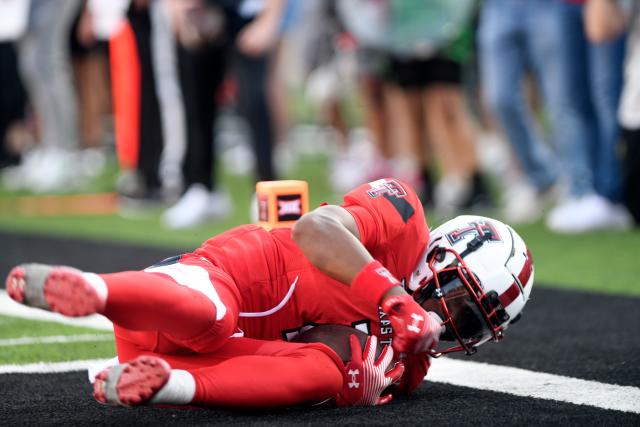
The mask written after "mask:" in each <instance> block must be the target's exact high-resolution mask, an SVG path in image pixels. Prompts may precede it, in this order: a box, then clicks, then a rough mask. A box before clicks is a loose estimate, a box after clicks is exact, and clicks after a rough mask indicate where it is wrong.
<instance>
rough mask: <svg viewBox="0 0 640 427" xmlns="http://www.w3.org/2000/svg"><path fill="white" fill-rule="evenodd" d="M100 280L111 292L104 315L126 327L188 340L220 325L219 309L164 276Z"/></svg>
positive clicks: (128, 274)
mask: <svg viewBox="0 0 640 427" xmlns="http://www.w3.org/2000/svg"><path fill="white" fill-rule="evenodd" d="M100 277H102V279H103V280H104V281H105V283H106V284H107V289H108V295H107V305H106V307H105V310H104V311H105V312H104V315H105V316H107V317H108V318H109V319H110V320H111V321H113V322H114V323H116V324H118V325H119V326H122V327H124V328H127V329H132V330H136V331H161V332H166V333H168V334H170V335H171V336H174V337H176V338H180V339H188V338H192V337H194V336H197V335H199V334H202V333H204V332H206V331H208V330H210V329H211V328H212V327H213V325H214V324H215V323H216V306H215V305H214V303H213V302H212V301H211V300H210V299H209V298H207V297H206V296H205V295H204V294H203V293H202V292H199V291H196V290H194V289H191V288H188V287H186V286H181V285H179V284H177V283H176V282H174V281H173V280H171V279H170V278H168V277H165V276H163V275H161V274H158V273H148V272H144V271H126V272H121V273H113V274H101V275H100Z"/></svg>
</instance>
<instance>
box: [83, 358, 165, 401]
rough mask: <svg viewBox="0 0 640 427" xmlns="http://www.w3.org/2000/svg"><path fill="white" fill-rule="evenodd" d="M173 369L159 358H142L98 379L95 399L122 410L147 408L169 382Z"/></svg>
mask: <svg viewBox="0 0 640 427" xmlns="http://www.w3.org/2000/svg"><path fill="white" fill-rule="evenodd" d="M170 375H171V367H170V366H169V364H168V363H167V362H165V361H164V360H162V359H160V358H159V357H155V356H144V355H143V356H138V357H137V358H135V359H133V360H132V361H130V362H127V363H123V364H121V365H117V366H114V367H112V368H108V369H105V370H104V371H102V372H100V373H99V374H98V375H96V381H95V382H94V384H93V397H94V398H95V399H96V400H97V401H98V402H100V403H103V404H107V405H119V406H136V405H144V404H145V403H147V402H149V401H150V400H151V398H153V396H155V395H156V393H157V392H158V391H159V390H160V389H161V388H162V387H164V385H165V384H166V383H167V381H169V376H170Z"/></svg>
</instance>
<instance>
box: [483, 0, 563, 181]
mask: <svg viewBox="0 0 640 427" xmlns="http://www.w3.org/2000/svg"><path fill="white" fill-rule="evenodd" d="M520 6H521V5H520V3H519V2H509V1H499V0H489V1H487V2H486V3H485V6H484V9H483V11H482V16H481V20H480V27H479V46H480V67H481V74H482V87H483V89H484V91H485V93H484V96H485V99H486V102H487V104H488V106H489V108H490V109H491V110H492V111H493V112H494V114H495V117H496V120H497V122H498V124H499V125H500V126H501V127H502V129H503V131H504V132H505V134H506V136H507V138H508V139H509V142H510V143H511V146H512V147H513V149H514V150H515V153H516V155H517V157H518V160H519V162H520V166H521V167H522V169H523V171H524V172H525V174H526V175H527V177H528V178H529V180H530V182H531V183H532V184H533V185H534V186H535V187H536V188H538V189H539V190H544V189H546V188H548V187H549V186H550V185H551V184H552V183H553V182H554V181H555V179H556V176H557V174H556V171H555V167H554V165H555V162H554V161H553V157H552V155H551V152H550V151H549V149H548V148H547V147H546V146H545V145H544V143H543V142H542V138H541V136H540V135H539V133H538V132H537V129H536V126H535V123H534V119H533V117H532V115H531V113H530V111H529V110H528V108H527V103H526V101H525V98H524V96H523V87H522V81H523V77H524V73H525V66H526V51H525V46H524V43H523V37H524V31H523V28H522V27H523V22H522V21H523V19H524V10H523V9H522V8H521V7H520Z"/></svg>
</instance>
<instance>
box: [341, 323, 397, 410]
mask: <svg viewBox="0 0 640 427" xmlns="http://www.w3.org/2000/svg"><path fill="white" fill-rule="evenodd" d="M350 342H351V361H350V362H349V363H347V364H346V365H345V367H344V372H345V374H346V380H345V383H344V385H343V387H342V391H341V392H340V393H339V394H338V397H337V398H336V404H337V405H338V406H373V405H384V404H385V403H389V402H391V399H393V396H392V395H391V394H388V395H385V396H381V394H382V392H383V391H384V390H385V389H386V388H387V387H389V386H390V385H391V384H393V383H394V382H396V381H398V380H399V379H400V377H401V376H402V374H403V373H404V365H403V364H402V363H400V362H398V363H396V365H395V366H394V367H393V369H391V370H390V371H389V372H386V370H387V368H388V367H389V365H391V363H392V360H393V349H392V348H391V347H390V346H388V345H387V346H385V347H384V349H383V350H382V353H380V357H378V360H376V348H377V347H378V339H377V338H376V337H375V336H373V335H372V336H370V337H369V338H367V343H366V345H365V347H364V352H363V351H362V347H361V346H360V341H358V338H357V337H356V336H355V335H351V337H350Z"/></svg>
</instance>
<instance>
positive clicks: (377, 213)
mask: <svg viewBox="0 0 640 427" xmlns="http://www.w3.org/2000/svg"><path fill="white" fill-rule="evenodd" d="M532 285H533V267H532V260H531V255H530V254H529V251H528V250H527V248H526V246H525V244H524V242H523V240H522V239H521V238H520V237H519V236H518V235H517V234H516V232H515V231H514V230H513V229H512V228H511V227H509V226H507V225H505V224H503V223H501V222H499V221H496V220H493V219H489V218H484V217H476V216H461V217H458V218H456V219H453V220H451V221H448V222H446V223H445V224H443V225H441V226H440V227H438V228H437V229H435V230H434V231H433V232H431V235H430V231H429V228H428V226H427V224H426V222H425V217H424V212H423V209H422V204H421V203H420V201H419V199H418V197H417V195H416V194H415V192H414V191H413V190H412V189H411V188H410V187H409V186H407V185H406V184H405V183H402V182H400V181H398V180H395V179H381V180H378V181H374V182H371V183H368V184H364V185H362V186H360V187H358V188H356V189H354V190H353V191H351V192H349V193H347V194H346V195H345V196H344V202H343V204H342V205H340V206H336V205H325V206H321V207H319V208H317V209H315V210H314V211H312V212H310V213H308V214H306V215H304V216H303V217H302V218H301V219H300V220H298V222H297V223H296V224H295V226H294V227H293V228H292V229H290V228H277V229H273V230H271V231H267V230H265V229H263V228H261V227H258V226H255V225H244V226H240V227H237V228H233V229H231V230H229V231H227V232H224V233H222V234H220V235H218V236H215V237H213V238H211V239H209V240H207V241H206V242H204V244H203V245H202V246H201V247H199V248H198V249H196V250H195V251H193V252H192V253H188V254H184V255H181V256H177V257H174V258H170V259H168V260H165V261H163V262H161V263H159V264H157V265H154V266H152V267H149V268H147V269H145V270H144V271H126V272H119V273H113V274H94V273H86V272H81V271H79V270H75V269H72V268H70V267H62V266H48V265H41V264H24V265H20V266H17V267H15V268H14V269H13V270H12V271H11V272H10V273H9V276H8V278H7V290H8V293H9V295H10V296H11V297H12V298H13V299H14V300H16V301H19V302H22V303H24V304H27V305H30V306H36V307H41V308H44V309H48V310H52V311H56V312H58V313H62V314H64V315H68V316H83V315H88V314H92V313H101V314H103V315H105V316H106V317H107V318H109V319H110V320H111V321H113V323H114V334H115V339H116V348H117V353H118V359H119V361H120V363H121V365H117V366H115V367H112V368H110V369H107V370H105V371H103V372H101V373H100V374H99V375H98V376H97V377H96V383H95V386H94V396H95V397H96V399H98V400H99V401H100V402H104V403H111V404H124V405H136V404H143V403H173V404H191V405H206V406H235V407H276V406H286V405H294V404H300V403H305V402H320V401H324V400H326V399H329V398H336V397H337V401H338V402H339V403H341V404H345V405H346V404H351V405H375V404H379V403H385V402H387V401H388V400H389V399H390V397H389V396H388V395H386V394H385V396H383V397H381V393H383V390H385V389H386V388H387V385H389V384H390V383H391V382H394V381H395V379H396V377H397V376H399V374H400V373H402V375H401V378H400V380H399V381H398V383H397V384H396V385H394V387H393V389H392V393H393V394H394V395H399V394H406V393H409V392H411V391H412V390H414V389H415V388H416V387H417V386H418V385H419V384H420V383H421V382H422V380H423V378H424V376H425V374H426V373H427V370H428V368H429V360H430V359H429V358H430V356H433V355H438V354H441V353H447V352H452V351H465V352H466V353H468V354H472V353H474V352H475V351H476V347H477V346H479V345H480V344H482V343H484V342H486V341H489V340H496V341H497V340H499V339H501V338H502V336H503V331H504V329H505V328H506V327H507V326H508V325H509V324H510V323H512V322H513V321H514V320H516V319H517V317H519V314H520V312H521V311H522V308H523V306H524V304H525V302H526V301H527V299H528V298H529V294H530V292H531V288H532ZM322 324H339V325H346V326H351V327H354V328H356V329H359V330H362V331H365V332H366V333H367V334H369V335H372V336H376V337H377V341H378V342H379V343H380V344H383V345H388V344H391V345H392V347H393V350H395V357H394V361H400V362H402V364H403V365H404V372H402V369H403V368H402V366H401V365H397V366H396V368H394V369H392V370H391V371H390V372H389V373H386V374H385V371H386V370H387V368H389V367H391V366H392V365H391V363H392V362H391V360H390V356H389V355H390V354H391V351H390V350H387V351H386V353H385V354H384V357H381V358H380V359H378V361H377V362H376V363H375V364H374V363H373V360H374V359H375V357H374V356H371V355H370V354H369V353H370V352H367V351H365V353H366V356H369V357H365V359H366V362H362V363H361V366H359V367H361V368H362V369H354V366H353V364H354V363H355V364H358V363H359V361H358V360H355V361H352V362H350V365H348V366H347V367H345V366H344V364H343V363H342V361H341V360H340V358H339V357H337V354H336V353H335V352H334V351H333V350H331V349H330V348H329V347H327V346H325V345H323V344H317V343H290V342H286V341H288V340H290V339H291V338H293V337H295V336H296V335H297V334H298V333H299V332H300V331H303V330H305V329H307V328H309V327H311V326H313V325H322ZM439 341H440V343H439ZM445 342H451V344H449V345H447V346H444V345H443V344H444V343H445ZM373 344H375V343H373ZM371 346H372V343H371V342H369V347H371ZM356 347H357V346H356ZM373 347H375V345H373ZM358 350H359V349H358V348H356V349H355V350H354V351H356V352H357V351H358ZM345 370H346V372H345ZM356 370H357V371H358V373H357V374H355V373H354V372H355V371H356ZM356 384H358V386H356ZM359 384H364V386H363V387H360V386H359ZM385 393H387V392H385Z"/></svg>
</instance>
